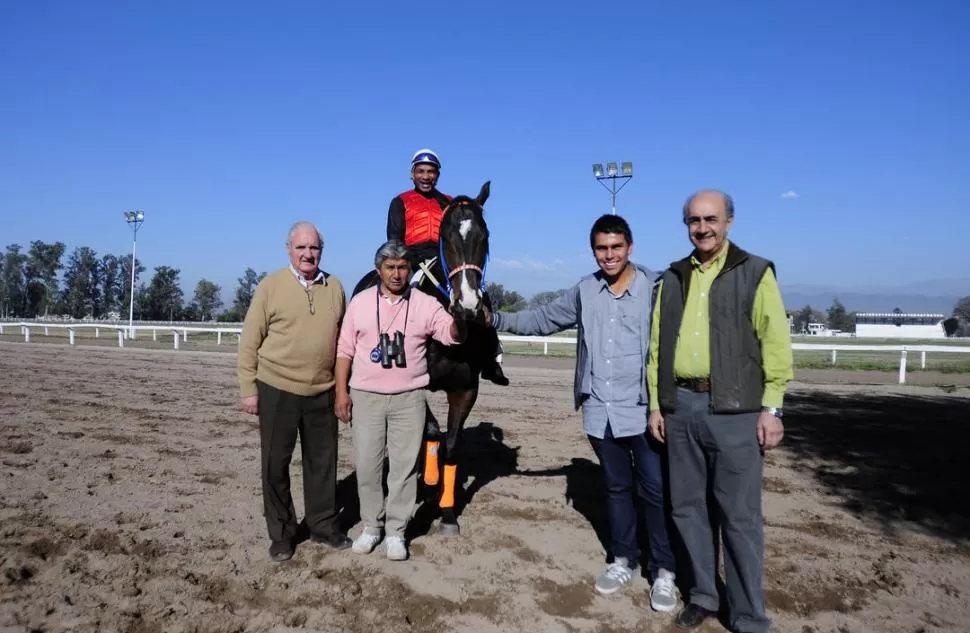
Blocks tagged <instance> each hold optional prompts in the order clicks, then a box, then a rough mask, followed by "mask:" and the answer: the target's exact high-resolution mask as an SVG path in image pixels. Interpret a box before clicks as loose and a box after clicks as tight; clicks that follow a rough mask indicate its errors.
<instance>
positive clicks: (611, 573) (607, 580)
mask: <svg viewBox="0 0 970 633" xmlns="http://www.w3.org/2000/svg"><path fill="white" fill-rule="evenodd" d="M631 580H633V570H632V569H630V567H628V566H627V560H626V559H625V558H617V559H616V560H615V561H614V562H613V564H611V565H610V566H609V567H607V568H606V571H604V572H603V573H602V574H600V577H599V578H597V579H596V586H595V588H596V591H597V592H598V593H599V594H600V595H601V596H608V595H610V594H612V593H616V592H617V591H619V590H620V589H622V588H623V586H624V585H626V584H627V583H629V582H630V581H631Z"/></svg>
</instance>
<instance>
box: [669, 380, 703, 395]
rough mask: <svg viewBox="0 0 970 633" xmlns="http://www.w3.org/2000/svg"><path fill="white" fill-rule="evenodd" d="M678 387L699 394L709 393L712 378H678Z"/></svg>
mask: <svg viewBox="0 0 970 633" xmlns="http://www.w3.org/2000/svg"><path fill="white" fill-rule="evenodd" d="M675 382H676V383H677V386H678V387H683V388H684V389H689V390H691V391H695V392H697V393H709V392H710V391H711V380H710V378H676V379H675Z"/></svg>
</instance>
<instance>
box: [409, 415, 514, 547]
mask: <svg viewBox="0 0 970 633" xmlns="http://www.w3.org/2000/svg"><path fill="white" fill-rule="evenodd" d="M460 441H461V446H460V450H461V457H460V459H459V460H458V475H457V481H456V482H455V483H456V486H455V487H456V490H455V512H456V514H457V515H458V518H459V519H460V518H461V514H462V512H463V511H464V509H465V508H466V507H467V506H468V505H469V504H470V503H471V502H472V500H473V499H474V498H475V495H476V494H477V493H478V491H480V490H482V489H483V488H484V487H485V486H487V485H488V484H490V483H491V482H493V481H495V480H496V479H498V478H500V477H508V476H509V475H513V474H515V473H516V471H517V469H518V463H519V448H518V447H511V446H509V445H508V444H506V443H505V433H504V432H503V431H502V427H499V426H495V425H494V424H493V423H491V422H482V423H480V424H478V425H476V426H472V427H466V428H465V429H464V430H462V435H461V440H460ZM423 470H424V464H423V463H422V464H420V468H419V472H423ZM440 493H441V487H440V485H439V486H425V485H423V484H422V485H421V486H420V487H419V491H418V494H419V496H420V499H419V503H420V505H419V507H418V509H417V512H416V513H415V515H414V518H413V519H412V520H411V522H410V523H409V524H408V535H409V536H410V537H411V538H414V537H418V536H424V535H426V534H428V532H430V531H431V528H432V525H433V524H434V522H435V521H436V520H437V519H439V518H440V517H441V511H440V509H439V508H438V496H439V495H440Z"/></svg>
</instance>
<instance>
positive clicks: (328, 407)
mask: <svg viewBox="0 0 970 633" xmlns="http://www.w3.org/2000/svg"><path fill="white" fill-rule="evenodd" d="M286 250H287V252H288V253H289V257H290V265H289V266H287V267H286V268H282V269H280V270H278V271H276V272H274V273H272V274H270V275H269V276H267V277H266V278H265V279H263V281H262V282H260V284H259V286H257V287H256V292H255V293H254V294H253V300H252V303H251V304H250V306H249V311H248V312H247V313H246V321H245V323H244V324H243V332H242V337H241V339H240V341H239V357H238V374H239V390H240V394H241V396H242V407H243V409H244V410H245V411H246V412H247V413H250V414H254V415H258V416H259V434H260V449H261V453H262V473H263V474H262V479H263V514H264V516H265V517H266V527H267V530H268V531H269V537H270V540H271V541H272V543H271V545H270V549H269V553H270V557H271V558H272V559H273V560H274V561H277V562H281V561H285V560H289V559H290V558H292V556H293V547H294V540H295V538H296V535H297V519H296V510H295V509H294V507H293V497H292V496H291V495H290V459H291V458H292V455H293V450H294V448H295V447H296V438H297V433H299V436H300V447H301V449H302V457H303V498H304V504H305V506H306V524H307V527H308V528H309V530H310V539H311V540H312V541H313V542H316V543H324V544H326V545H329V546H331V547H334V548H337V549H345V548H347V547H350V544H351V540H350V539H349V538H347V535H346V534H343V533H341V532H340V529H339V526H338V524H337V508H336V505H337V504H336V488H337V417H336V415H335V413H334V364H335V362H336V355H337V335H338V333H339V331H340V322H341V320H342V319H343V316H344V309H345V307H346V299H345V297H344V289H343V286H342V285H341V284H340V281H339V280H337V278H336V277H334V276H332V275H329V274H327V273H325V272H323V271H322V270H320V254H321V252H322V250H323V240H322V239H321V237H320V232H319V231H318V230H317V229H316V227H315V226H313V225H312V224H310V223H309V222H297V223H296V224H294V225H293V226H292V228H290V232H289V236H288V238H287V241H286Z"/></svg>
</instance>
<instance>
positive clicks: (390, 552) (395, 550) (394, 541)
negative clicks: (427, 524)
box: [387, 536, 408, 560]
mask: <svg viewBox="0 0 970 633" xmlns="http://www.w3.org/2000/svg"><path fill="white" fill-rule="evenodd" d="M407 559H408V546H407V545H406V544H405V543H404V539H403V538H401V537H400V536H388V537H387V560H407Z"/></svg>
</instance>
